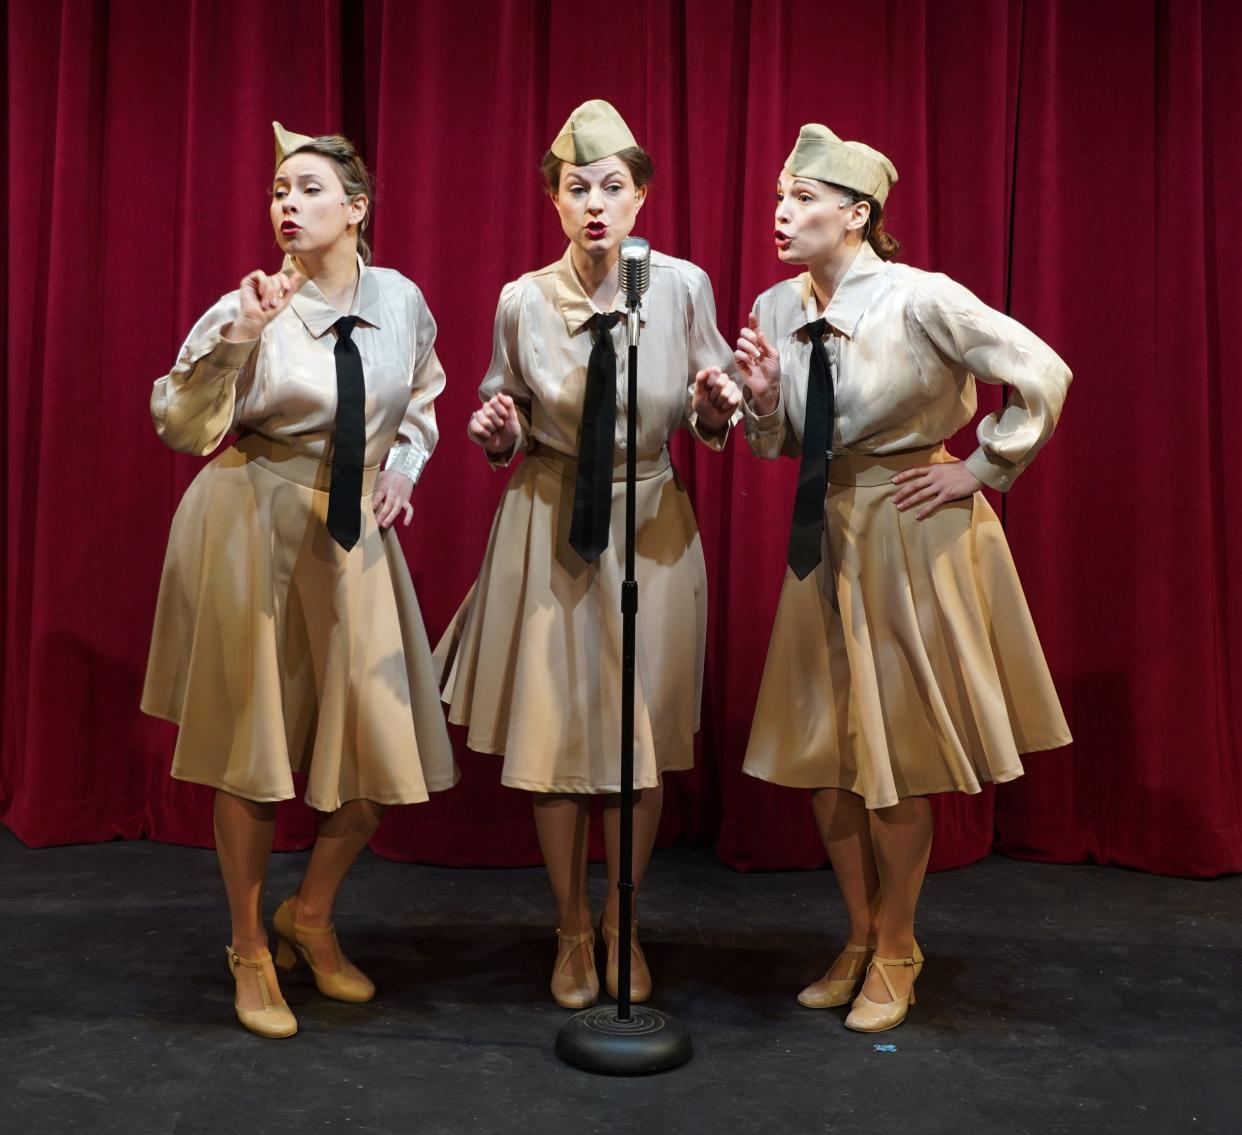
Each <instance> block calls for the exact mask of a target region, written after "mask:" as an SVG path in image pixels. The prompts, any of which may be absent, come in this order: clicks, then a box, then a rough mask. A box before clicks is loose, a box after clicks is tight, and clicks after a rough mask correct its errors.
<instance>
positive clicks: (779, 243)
mask: <svg viewBox="0 0 1242 1135" xmlns="http://www.w3.org/2000/svg"><path fill="white" fill-rule="evenodd" d="M772 235H773V239H774V240H775V241H776V247H777V248H779V249H780V250H781V251H782V252H784V251H785V249H787V248H788V247H789V246H790V245H791V244H792V243H793V237H791V236H790V235H789V234H788V233H783V232H781V230H780V229H777V230H776V232H775V233H773V234H772Z"/></svg>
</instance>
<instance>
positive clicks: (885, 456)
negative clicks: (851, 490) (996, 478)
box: [828, 444, 953, 488]
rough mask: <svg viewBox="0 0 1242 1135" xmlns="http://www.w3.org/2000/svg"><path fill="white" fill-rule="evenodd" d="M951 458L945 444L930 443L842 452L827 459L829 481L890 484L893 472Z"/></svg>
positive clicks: (835, 483)
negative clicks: (894, 449) (896, 449)
mask: <svg viewBox="0 0 1242 1135" xmlns="http://www.w3.org/2000/svg"><path fill="white" fill-rule="evenodd" d="M952 460H953V458H952V456H951V455H950V454H949V451H948V450H947V449H945V447H944V445H943V444H941V445H927V446H923V447H922V448H921V449H903V450H902V451H901V452H900V453H865V454H852V453H841V454H837V455H835V456H834V457H833V459H832V460H831V461H829V462H828V483H829V484H830V485H859V486H862V487H864V488H868V487H875V486H877V485H884V484H887V483H888V482H889V481H891V480H892V478H893V474H894V473H901V472H903V471H904V470H906V469H917V468H918V467H919V466H920V465H939V464H941V463H943V462H945V461H952Z"/></svg>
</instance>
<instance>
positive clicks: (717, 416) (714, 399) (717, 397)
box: [692, 367, 742, 433]
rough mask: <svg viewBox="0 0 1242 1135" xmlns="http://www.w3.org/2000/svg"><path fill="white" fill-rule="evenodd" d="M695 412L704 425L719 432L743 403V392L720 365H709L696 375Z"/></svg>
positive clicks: (693, 402)
mask: <svg viewBox="0 0 1242 1135" xmlns="http://www.w3.org/2000/svg"><path fill="white" fill-rule="evenodd" d="M692 404H693V407H694V413H695V415H696V416H697V417H698V420H699V422H700V423H702V425H704V426H705V427H706V428H707V429H709V430H710V431H711V432H712V433H718V432H719V431H720V430H723V429H724V428H725V426H727V425H728V424H729V422H730V421H731V420H732V418H733V415H734V414H735V413H736V412H737V408H738V407H739V406H740V405H741V404H742V392H741V390H740V389H739V388H738V385H737V383H736V382H734V381H733V379H731V378H730V377H729V376H728V375H727V374H725V372H724V371H722V370H721V369H720V368H719V367H707V368H706V369H704V370H701V371H699V373H698V374H696V375H695V376H694V396H693V399H692Z"/></svg>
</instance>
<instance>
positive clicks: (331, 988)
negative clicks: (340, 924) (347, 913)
mask: <svg viewBox="0 0 1242 1135" xmlns="http://www.w3.org/2000/svg"><path fill="white" fill-rule="evenodd" d="M296 903H297V895H290V896H289V897H288V898H287V899H285V901H284V902H282V903H281V904H280V906H278V907H277V908H276V913H275V914H274V915H273V916H272V925H273V926H274V927H275V928H276V936H277V937H278V938H279V939H280V942H279V944H278V945H277V947H276V965H277V967H278V968H279V969H282V970H291V969H293V967H294V966H296V965H297V964H298V959H299V958H301V959H302V961H304V962H305V963H306V964H307V966H308V967H309V968H310V971H311V974H312V975H313V976H314V978H315V986H316V988H318V990H319V992H320V993H322V994H323V995H324V996H325V997H331V998H332V999H333V1000H335V1001H349V1002H350V1003H352V1004H355V1005H358V1004H362V1003H363V1002H366V1001H370V1000H371V998H372V997H374V996H375V983H374V982H373V981H372V980H371V979H370V978H369V977H367V975H366V974H365V973H363V972H362V970H360V969H359V968H358V967H357V966H356V965H354V963H353V962H351V961H350V960H349V959H348V958H347V957H346V956H345V955H344V954H343V953H341V944H340V942H338V941H337V940H336V929H335V928H334V927H332V926H303V925H301V924H300V923H297V922H294V920H293V910H294V906H295V905H296ZM325 935H328V936H330V937H331V940H332V951H333V953H334V954H335V955H336V964H337V968H336V970H335V971H332V972H329V971H328V970H322V969H317V968H316V967H315V962H314V959H313V957H312V955H311V952H310V951H309V950H308V949H307V948H306V945H305V943H304V942H302V941H301V939H304V938H311V937H316V938H319V937H323V936H325Z"/></svg>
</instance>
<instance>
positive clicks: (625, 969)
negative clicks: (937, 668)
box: [556, 289, 694, 1076]
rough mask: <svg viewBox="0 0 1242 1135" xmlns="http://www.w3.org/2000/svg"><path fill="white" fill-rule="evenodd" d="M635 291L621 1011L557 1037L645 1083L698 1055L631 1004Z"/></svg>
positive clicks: (584, 1019) (625, 597)
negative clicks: (646, 1077) (645, 1078)
mask: <svg viewBox="0 0 1242 1135" xmlns="http://www.w3.org/2000/svg"><path fill="white" fill-rule="evenodd" d="M639 300H640V296H639V294H637V289H627V292H626V301H625V302H626V309H627V314H626V333H627V337H628V340H629V358H628V365H627V366H626V378H627V395H626V423H625V438H626V444H625V580H624V582H623V583H622V584H621V815H620V827H621V830H620V848H619V850H620V854H621V862H620V864H619V865H618V866H619V871H618V876H619V877H618V879H617V892H618V895H619V899H620V904H619V905H620V919H619V920H620V923H621V925H620V926H618V927H617V931H618V933H617V1005H616V1008H615V1009H613V1008H610V1007H609V1006H606V1005H605V1006H595V1007H593V1008H590V1009H586V1010H583V1011H582V1012H581V1013H577V1014H575V1015H574V1016H573V1017H571V1018H570V1019H569V1020H568V1021H567V1022H566V1023H565V1024H564V1025H563V1026H562V1027H561V1030H560V1032H558V1033H557V1035H556V1054H557V1056H559V1057H560V1058H561V1059H562V1060H564V1061H565V1062H566V1063H568V1064H572V1065H574V1066H575V1067H577V1068H582V1069H584V1070H586V1071H588V1072H607V1073H611V1074H613V1075H616V1076H642V1075H647V1074H649V1073H652V1072H666V1071H668V1070H669V1069H670V1068H677V1067H679V1066H680V1065H682V1064H684V1063H685V1062H686V1061H687V1060H689V1059H690V1057H691V1056H692V1055H693V1053H694V1046H693V1042H692V1041H691V1039H690V1033H689V1031H688V1030H687V1029H686V1028H685V1026H683V1025H680V1024H678V1022H677V1021H676V1020H675V1019H674V1018H672V1017H670V1016H668V1015H667V1014H666V1013H661V1012H660V1011H659V1010H658V1009H650V1008H647V1007H646V1006H645V1005H640V1006H639V1007H638V1008H637V1009H633V1008H632V1006H631V1005H630V959H631V954H630V942H631V934H632V933H633V921H634V638H635V633H636V629H637V626H636V624H637V617H638V580H637V579H635V578H634V513H635V491H636V490H635V485H636V482H637V480H638V470H637V464H636V463H637V456H636V451H637V448H638V444H637V440H638V436H637V426H638V333H639V318H638V306H639Z"/></svg>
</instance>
